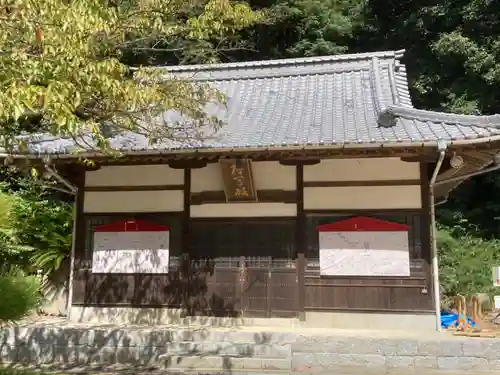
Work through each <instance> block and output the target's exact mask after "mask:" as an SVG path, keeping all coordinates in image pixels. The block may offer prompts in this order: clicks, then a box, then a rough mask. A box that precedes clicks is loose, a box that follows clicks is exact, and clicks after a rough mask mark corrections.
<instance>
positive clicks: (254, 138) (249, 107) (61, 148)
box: [31, 51, 500, 154]
mask: <svg viewBox="0 0 500 375" xmlns="http://www.w3.org/2000/svg"><path fill="white" fill-rule="evenodd" d="M402 56H403V51H388V52H377V53H363V54H351V55H338V56H327V57H315V58H301V59H286V60H272V61H259V62H244V63H230V64H215V65H192V66H176V67H166V68H165V69H166V70H168V71H169V72H171V73H173V74H174V75H176V76H179V77H185V78H190V79H193V80H195V81H205V82H209V83H210V84H211V85H213V86H214V87H216V88H217V89H219V90H221V91H222V92H224V93H225V94H226V95H227V98H228V102H227V105H226V106H216V108H210V109H207V110H209V111H210V112H211V114H215V115H216V116H217V117H219V118H220V119H221V120H223V123H224V126H223V127H222V128H221V129H220V130H219V131H218V132H213V131H211V132H208V131H206V130H205V131H204V132H202V133H201V134H197V136H193V137H190V139H188V140H176V141H167V142H162V143H156V144H152V145H150V144H149V142H148V140H147V139H146V138H145V137H144V136H142V135H138V134H134V133H125V134H120V135H117V136H115V137H113V138H112V139H111V144H112V146H113V147H114V148H116V149H120V150H122V151H128V152H136V151H137V152H139V151H146V152H148V151H151V152H153V153H155V152H171V151H175V150H181V149H183V150H186V149H197V150H200V149H205V150H208V149H218V150H233V149H244V148H251V149H262V148H273V149H275V148H278V149H279V148H288V147H291V146H300V147H307V146H341V147H348V146H349V145H358V146H362V145H367V146H379V145H384V146H391V145H401V144H407V145H409V146H421V145H426V144H429V145H430V144H434V143H436V142H437V140H440V139H442V140H447V141H450V142H460V141H468V140H478V139H481V138H483V139H487V138H489V137H493V136H498V135H500V117H499V116H487V117H485V116H463V115H452V114H443V113H437V112H429V111H422V110H417V109H415V108H413V105H412V102H411V98H410V94H409V91H408V82H407V77H406V69H405V66H404V65H403V64H401V62H400V59H401V57H402ZM165 119H166V120H167V121H166V123H168V122H169V121H170V120H178V119H179V116H178V115H177V114H176V113H167V114H165ZM82 143H87V144H88V148H89V151H91V150H92V144H91V141H90V140H89V139H86V137H83V142H80V144H82ZM74 146H75V143H74V141H73V140H72V139H70V138H56V137H49V136H45V135H38V136H36V137H34V138H33V142H31V151H32V152H34V153H37V154H47V153H49V154H54V153H68V152H70V151H72V150H73V149H74Z"/></svg>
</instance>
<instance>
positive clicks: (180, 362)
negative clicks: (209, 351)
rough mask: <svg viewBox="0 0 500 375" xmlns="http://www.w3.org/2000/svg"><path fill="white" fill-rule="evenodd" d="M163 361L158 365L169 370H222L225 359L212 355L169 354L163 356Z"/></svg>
mask: <svg viewBox="0 0 500 375" xmlns="http://www.w3.org/2000/svg"><path fill="white" fill-rule="evenodd" d="M162 360H163V362H162V363H158V366H159V367H161V368H164V369H168V370H176V369H179V370H200V371H202V370H211V371H220V370H221V369H222V364H223V359H222V358H221V357H212V356H206V357H204V356H175V355H173V356H169V355H165V356H164V357H162Z"/></svg>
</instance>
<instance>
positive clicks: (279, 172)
mask: <svg viewBox="0 0 500 375" xmlns="http://www.w3.org/2000/svg"><path fill="white" fill-rule="evenodd" d="M252 171H253V178H254V183H255V188H256V189H257V190H279V189H283V190H295V189H296V183H295V182H296V180H295V167H292V166H284V165H281V164H280V163H278V162H274V161H261V162H252ZM223 190H224V183H223V181H222V172H221V169H220V166H219V164H218V163H214V164H209V165H207V166H206V167H204V168H199V169H193V170H192V171H191V192H193V193H200V192H202V191H223Z"/></svg>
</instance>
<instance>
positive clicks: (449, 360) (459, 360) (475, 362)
mask: <svg viewBox="0 0 500 375" xmlns="http://www.w3.org/2000/svg"><path fill="white" fill-rule="evenodd" d="M437 360H438V368H439V369H440V370H455V371H456V370H479V371H482V370H489V367H490V366H489V363H488V360H486V359H485V358H477V357H438V359H437Z"/></svg>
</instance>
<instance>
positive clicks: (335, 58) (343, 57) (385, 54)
mask: <svg viewBox="0 0 500 375" xmlns="http://www.w3.org/2000/svg"><path fill="white" fill-rule="evenodd" d="M404 52H405V50H392V51H379V52H363V53H351V54H340V55H329V56H317V57H300V58H288V59H274V60H258V61H244V62H234V63H219V64H195V65H174V66H160V67H159V68H164V69H166V70H168V71H170V72H191V71H200V70H205V71H206V70H209V71H217V70H229V69H243V68H253V69H255V68H271V67H283V66H287V65H309V64H315V63H329V62H356V61H360V60H361V61H362V60H366V61H369V60H371V59H373V58H374V57H377V58H389V59H391V58H392V59H394V60H400V59H401V58H402V57H403V55H404Z"/></svg>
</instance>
